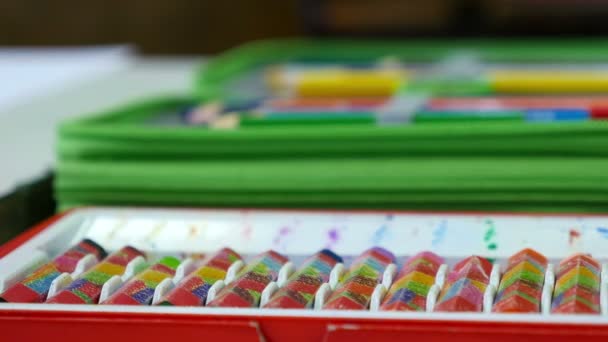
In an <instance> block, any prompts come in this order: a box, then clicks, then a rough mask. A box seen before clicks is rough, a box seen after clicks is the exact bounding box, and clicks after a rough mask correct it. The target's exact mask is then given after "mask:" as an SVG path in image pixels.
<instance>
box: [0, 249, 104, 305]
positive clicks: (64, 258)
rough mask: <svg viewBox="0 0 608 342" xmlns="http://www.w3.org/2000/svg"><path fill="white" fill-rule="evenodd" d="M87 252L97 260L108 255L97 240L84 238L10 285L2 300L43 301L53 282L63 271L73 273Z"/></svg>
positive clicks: (16, 301) (17, 301)
mask: <svg viewBox="0 0 608 342" xmlns="http://www.w3.org/2000/svg"><path fill="white" fill-rule="evenodd" d="M87 254H92V255H94V256H95V258H96V259H97V261H99V260H101V259H103V258H105V257H106V252H105V250H104V249H103V248H101V246H99V245H98V244H96V243H95V242H93V241H91V240H89V239H84V240H82V241H80V242H79V243H78V244H77V245H75V246H74V247H72V248H70V249H68V250H67V251H66V252H65V253H63V254H61V255H59V256H58V257H56V258H55V259H53V261H51V262H49V263H47V264H44V265H42V266H40V267H38V268H37V269H36V270H35V271H34V272H32V273H30V274H29V275H27V277H25V279H23V280H22V281H20V282H18V283H16V284H15V285H13V286H11V287H9V288H8V289H7V290H6V291H5V292H4V293H3V294H2V295H1V296H0V301H5V302H12V303H42V302H44V301H45V300H46V297H47V295H48V293H49V289H50V288H51V283H52V282H53V280H55V279H56V278H57V277H59V276H60V275H61V274H62V273H72V272H74V270H75V269H76V265H77V264H78V262H79V261H80V260H81V259H82V258H84V257H85V256H86V255H87Z"/></svg>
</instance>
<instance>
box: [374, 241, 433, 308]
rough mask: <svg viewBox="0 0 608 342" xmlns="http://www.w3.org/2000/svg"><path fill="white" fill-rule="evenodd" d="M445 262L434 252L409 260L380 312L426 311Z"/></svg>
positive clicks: (391, 288) (419, 254)
mask: <svg viewBox="0 0 608 342" xmlns="http://www.w3.org/2000/svg"><path fill="white" fill-rule="evenodd" d="M443 262H444V260H443V258H442V257H440V256H438V255H436V254H435V253H432V252H421V253H418V254H416V255H414V256H412V257H410V258H409V259H407V260H406V262H405V263H404V264H403V267H402V268H401V270H400V271H399V274H398V276H397V281H395V283H394V284H393V285H392V286H391V287H390V289H389V290H388V293H387V295H386V297H385V298H384V301H383V302H382V305H380V310H383V311H425V310H426V298H427V296H428V294H429V291H430V289H431V286H433V284H435V277H436V275H437V271H438V270H439V267H440V266H441V264H443Z"/></svg>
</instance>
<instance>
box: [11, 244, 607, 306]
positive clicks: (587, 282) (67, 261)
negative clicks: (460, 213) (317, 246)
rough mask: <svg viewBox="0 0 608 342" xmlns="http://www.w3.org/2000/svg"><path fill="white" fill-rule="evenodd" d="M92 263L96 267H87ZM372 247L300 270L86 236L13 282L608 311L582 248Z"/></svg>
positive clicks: (55, 294)
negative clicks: (557, 254)
mask: <svg viewBox="0 0 608 342" xmlns="http://www.w3.org/2000/svg"><path fill="white" fill-rule="evenodd" d="M83 260H87V264H88V265H89V266H88V267H83V266H82V264H83ZM397 261H398V260H396V258H395V256H394V255H393V254H392V253H391V252H389V251H387V250H385V249H383V248H380V247H375V248H371V249H369V250H367V251H365V252H363V253H362V254H360V255H359V256H358V257H356V258H355V259H354V260H353V261H352V262H351V263H350V267H349V268H348V269H346V268H345V266H344V263H343V259H342V258H341V257H340V256H338V255H336V254H335V253H333V252H332V251H330V250H327V249H324V250H321V251H319V252H318V253H316V254H314V255H312V256H309V257H308V258H307V259H305V260H304V262H302V263H301V265H300V267H299V268H297V269H296V267H295V266H294V264H293V263H292V262H290V261H289V259H288V258H287V257H286V256H283V255H281V254H279V253H277V252H275V251H272V250H271V251H267V252H264V253H261V254H259V255H257V256H255V257H254V258H252V259H251V260H250V261H249V262H248V263H247V264H245V262H244V259H243V258H242V257H241V256H240V255H239V254H238V253H236V252H235V251H233V250H231V249H229V248H223V249H221V250H219V251H217V252H216V253H214V254H211V255H208V256H206V257H202V256H199V257H189V258H186V259H185V260H183V261H181V260H180V259H178V258H175V257H172V256H165V257H161V258H159V259H157V260H155V261H154V262H147V261H146V260H145V253H143V252H142V251H139V250H137V249H136V248H134V247H130V246H126V247H123V248H122V249H120V250H118V251H116V252H114V253H112V254H110V255H106V252H105V251H104V249H103V248H102V247H101V246H99V245H97V244H96V243H95V242H93V241H91V240H88V239H85V240H83V241H81V242H80V243H78V244H77V245H75V246H74V247H72V248H70V249H69V250H67V251H65V252H64V253H63V254H61V255H59V256H58V257H56V258H55V259H53V260H52V261H51V262H49V263H47V264H44V265H42V266H40V267H39V268H37V269H36V270H35V271H33V272H32V273H30V274H29V275H27V276H26V277H25V278H24V279H22V280H21V281H19V282H17V283H15V284H13V285H12V286H11V287H9V288H8V289H7V290H6V291H5V292H4V293H2V295H1V297H0V299H1V300H2V301H4V302H13V303H42V302H45V303H55V304H97V303H99V304H115V305H116V304H118V305H169V306H207V307H246V308H254V307H262V308H275V309H280V308H290V309H313V308H314V309H328V310H372V311H417V312H425V311H426V312H430V311H435V312H485V313H490V312H495V313H541V312H542V313H545V314H549V313H553V314H596V315H599V314H604V315H606V314H608V312H607V299H608V298H607V295H608V268H607V267H606V265H601V264H600V263H599V262H598V261H597V260H595V259H594V258H593V257H592V256H590V255H586V254H575V255H572V256H570V257H568V258H565V259H563V260H561V261H560V262H559V263H558V264H557V265H555V267H554V265H553V264H551V263H549V260H548V259H547V258H546V257H545V256H543V255H542V254H540V253H538V252H536V251H534V250H532V249H523V250H521V251H520V252H518V253H516V254H514V255H512V256H511V257H510V258H509V259H508V260H507V261H506V267H504V269H503V270H501V266H500V265H499V264H497V263H492V262H491V261H490V260H488V259H486V258H483V257H479V256H470V257H467V258H464V259H462V260H459V261H458V262H457V263H455V264H454V265H453V266H452V267H448V265H447V264H446V263H445V260H444V259H443V258H442V257H440V256H438V255H436V254H434V253H432V252H429V251H425V252H421V253H418V254H416V255H414V256H411V257H408V258H404V260H403V262H402V264H401V266H397V264H396V263H397Z"/></svg>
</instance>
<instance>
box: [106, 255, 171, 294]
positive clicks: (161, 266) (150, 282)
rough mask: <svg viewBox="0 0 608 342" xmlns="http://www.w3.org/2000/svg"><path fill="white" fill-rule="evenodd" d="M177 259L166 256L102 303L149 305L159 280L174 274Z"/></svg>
mask: <svg viewBox="0 0 608 342" xmlns="http://www.w3.org/2000/svg"><path fill="white" fill-rule="evenodd" d="M179 263H180V261H179V259H177V258H175V257H172V256H166V257H164V258H162V259H160V260H158V261H157V262H156V263H154V264H153V265H152V266H150V267H148V268H147V269H145V270H144V271H143V272H141V273H139V274H137V275H136V276H135V277H133V279H131V280H129V281H128V282H127V283H126V284H124V285H123V286H121V287H120V288H119V289H118V290H117V291H116V292H115V293H114V294H112V295H111V296H110V297H109V298H108V299H106V300H105V301H104V302H103V303H102V304H116V305H150V304H152V298H153V297H154V290H156V287H157V286H158V284H160V282H161V281H163V280H165V279H167V278H171V277H173V276H174V275H175V270H176V269H177V266H179Z"/></svg>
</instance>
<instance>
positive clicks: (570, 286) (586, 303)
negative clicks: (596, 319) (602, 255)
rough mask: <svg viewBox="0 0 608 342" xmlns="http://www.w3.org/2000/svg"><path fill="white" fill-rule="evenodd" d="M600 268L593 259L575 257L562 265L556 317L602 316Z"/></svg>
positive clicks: (554, 307)
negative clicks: (600, 314)
mask: <svg viewBox="0 0 608 342" xmlns="http://www.w3.org/2000/svg"><path fill="white" fill-rule="evenodd" d="M600 269H601V267H600V264H599V263H598V262H597V260H595V259H593V258H592V257H591V256H589V255H585V254H575V255H573V256H571V257H569V258H567V259H565V260H563V261H562V262H561V263H560V264H559V268H558V271H557V274H556V275H555V278H556V281H555V289H554V291H553V303H552V305H551V312H552V313H560V314H599V313H600Z"/></svg>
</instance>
